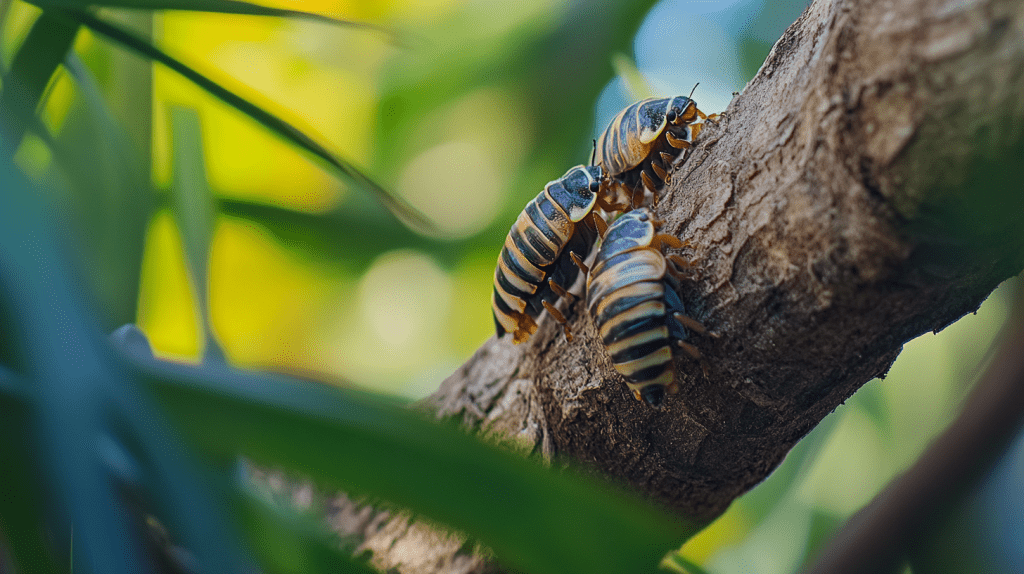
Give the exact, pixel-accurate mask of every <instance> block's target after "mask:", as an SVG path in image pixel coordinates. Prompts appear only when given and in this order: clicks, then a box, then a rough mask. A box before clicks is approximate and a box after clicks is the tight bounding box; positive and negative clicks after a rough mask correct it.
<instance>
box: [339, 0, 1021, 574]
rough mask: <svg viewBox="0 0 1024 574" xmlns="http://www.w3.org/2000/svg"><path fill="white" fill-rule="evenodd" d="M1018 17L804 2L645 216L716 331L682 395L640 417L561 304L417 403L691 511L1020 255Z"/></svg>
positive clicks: (733, 490) (714, 504)
mask: <svg viewBox="0 0 1024 574" xmlns="http://www.w3.org/2000/svg"><path fill="white" fill-rule="evenodd" d="M1022 31H1024V4H1022V3H1021V2H1016V1H1011V0H987V1H985V0H979V1H976V2H971V3H962V2H948V1H945V0H900V1H882V0H861V1H856V0H816V1H815V2H813V3H812V4H811V6H810V7H809V8H808V9H807V11H806V12H805V13H804V14H803V15H802V16H801V17H800V18H799V19H798V20H797V21H796V22H795V23H794V24H793V25H792V26H791V27H790V28H789V30H787V31H786V33H785V34H784V35H783V37H782V38H781V39H780V40H779V41H778V42H777V43H776V45H775V47H774V48H773V49H772V51H771V54H770V55H769V56H768V58H767V60H766V61H765V63H764V65H763V66H762V68H761V70H760V71H759V72H758V74H757V76H756V77H755V78H754V79H753V80H752V81H751V82H750V83H749V84H748V85H747V87H746V88H745V89H744V91H743V93H742V94H740V95H739V96H737V97H736V98H735V99H734V100H733V102H732V103H731V104H730V106H729V108H728V109H727V110H726V112H725V114H724V116H723V118H722V119H721V121H720V123H719V125H718V126H713V125H712V126H710V127H709V128H708V129H706V130H705V131H704V133H702V134H701V137H700V138H699V140H698V142H697V146H696V148H695V150H694V153H693V154H692V156H691V157H690V158H689V159H688V160H687V162H686V163H685V164H684V165H683V166H681V168H679V170H677V172H676V173H675V174H674V175H673V177H672V183H671V185H670V191H669V193H668V194H667V195H666V196H665V198H664V199H663V200H662V202H661V204H660V205H659V207H658V212H659V214H660V216H661V217H663V218H664V219H665V220H666V221H667V223H666V226H665V228H664V230H665V231H667V232H669V233H674V234H676V235H677V236H679V237H680V238H681V239H685V240H688V241H689V242H690V247H688V248H687V249H685V250H684V251H682V252H681V254H682V255H683V256H684V257H687V258H688V259H692V260H693V261H694V262H695V266H694V272H693V277H692V280H691V281H689V282H688V283H687V284H685V285H684V292H683V293H681V296H682V298H683V301H684V302H685V303H686V305H687V307H688V309H689V310H690V312H691V315H692V316H694V317H695V318H696V319H698V320H699V321H701V322H702V323H704V324H705V325H706V326H707V327H709V328H710V329H711V330H712V331H714V332H716V333H718V334H719V335H720V338H718V339H710V338H705V339H697V340H696V341H695V344H696V345H697V346H698V347H699V348H700V350H701V352H702V353H703V354H704V356H705V357H706V359H707V363H708V365H709V368H708V370H707V376H706V378H705V376H704V375H703V374H702V371H701V368H700V366H699V365H698V364H696V363H694V362H692V361H690V360H688V359H686V358H685V357H677V361H676V368H677V376H678V379H679V381H680V383H681V387H682V390H681V392H680V394H678V395H675V396H671V397H669V400H668V401H667V408H665V409H664V410H663V411H660V412H659V411H653V410H650V409H647V408H645V407H644V406H643V405H642V404H640V403H638V402H637V401H635V400H633V399H632V398H631V397H630V396H629V393H628V392H627V390H626V387H625V385H624V383H623V381H622V379H621V378H620V377H619V375H617V374H616V373H615V371H614V370H613V369H612V368H611V363H610V361H609V359H608V357H607V355H606V353H605V351H604V349H603V348H602V346H601V343H600V341H599V340H598V338H597V337H596V336H595V332H594V328H593V326H592V324H591V321H590V319H589V317H588V316H587V315H586V312H585V307H584V305H583V303H582V302H577V303H576V304H575V305H574V306H573V307H572V308H571V309H569V313H568V316H569V317H570V324H571V327H572V329H573V332H574V333H575V334H576V335H577V336H576V340H575V341H574V342H572V343H567V342H566V341H565V340H564V338H562V337H561V335H560V332H561V331H560V329H558V328H557V325H556V324H555V323H554V321H552V320H550V319H545V320H543V321H542V323H541V328H540V329H539V331H538V332H537V333H536V334H535V335H534V336H533V338H532V339H531V340H530V341H529V342H527V343H525V344H523V345H520V346H514V345H513V344H512V343H511V341H510V340H508V339H507V338H506V339H503V340H496V339H493V338H492V339H491V340H489V341H488V342H487V343H485V344H484V346H483V347H481V348H480V349H479V350H478V351H477V352H476V354H474V356H473V357H472V358H470V360H469V361H468V362H467V363H466V364H465V365H464V366H463V367H462V368H460V369H459V370H458V371H457V372H456V373H454V374H453V375H452V376H451V377H449V378H448V379H447V380H446V381H444V383H442V385H441V387H440V388H439V390H438V391H437V392H436V393H435V394H434V395H432V396H431V397H429V398H428V399H427V400H426V401H425V402H424V403H423V406H424V407H425V408H427V409H430V410H432V411H433V412H434V413H436V415H437V416H438V417H459V418H461V420H462V421H463V422H464V423H465V424H466V425H469V426H471V427H474V428H480V429H481V432H482V433H484V434H487V435H494V436H497V437H500V438H501V439H503V440H508V439H512V440H514V441H515V442H517V443H519V444H521V445H522V446H523V447H524V448H525V449H527V450H539V451H541V452H543V453H544V454H545V455H547V456H549V457H556V456H557V457H566V458H571V459H574V460H576V461H582V462H583V463H585V464H587V465H589V466H590V467H591V468H593V469H594V470H595V472H596V473H600V474H602V475H606V476H611V477H614V478H616V479H618V480H625V481H626V482H628V483H629V484H631V485H632V486H633V487H635V488H636V489H637V490H638V491H640V492H643V493H646V494H648V495H649V496H651V497H653V498H655V499H657V500H660V501H662V502H663V503H664V504H666V505H669V506H671V507H673V508H675V509H676V510H678V511H679V512H680V513H682V514H683V515H685V516H687V517H689V518H692V519H696V520H700V521H711V520H712V519H714V518H715V517H717V516H718V515H720V514H721V513H722V512H723V511H724V510H725V509H726V508H727V507H728V505H729V504H730V503H731V502H732V500H734V499H735V498H736V497H737V496H739V495H740V494H742V493H743V492H745V491H747V490H748V489H750V488H751V487H753V486H754V485H755V484H757V483H758V482H760V481H761V480H762V479H764V478H765V477H766V476H767V475H768V474H769V473H770V472H771V471H772V470H773V469H774V468H775V467H776V466H778V464H779V463H780V462H781V461H782V459H783V458H784V457H785V455H786V453H787V452H788V451H789V449H790V448H791V447H792V446H793V445H794V444H795V443H796V442H797V441H798V440H800V438H801V437H803V436H804V435H805V434H807V432H809V431H810V430H811V429H812V428H813V427H814V426H815V425H816V424H817V423H818V422H819V421H820V420H821V419H822V418H823V417H824V416H825V415H827V414H828V413H830V412H831V411H833V410H834V409H835V408H836V407H838V406H839V405H840V404H842V402H843V401H844V400H845V399H846V398H847V397H849V396H850V395H851V394H853V392H855V391H856V390H857V388H859V387H860V386H861V385H863V384H864V383H865V382H867V381H868V380H870V379H872V378H874V377H877V376H883V375H884V374H885V372H886V371H887V369H888V368H889V366H890V365H891V364H892V362H893V361H894V360H895V359H896V357H897V355H898V354H899V352H900V349H901V348H902V345H903V343H904V342H905V341H908V340H910V339H912V338H914V337H916V336H918V335H920V334H921V333H924V332H926V331H937V330H940V329H942V328H943V327H945V326H946V325H948V324H949V323H951V322H953V321H955V320H956V319H957V318H959V317H960V316H962V315H964V314H965V313H968V312H971V311H973V310H975V309H977V307H978V306H979V305H980V303H981V302H982V301H983V300H984V299H985V297H987V296H988V294H989V293H990V292H991V291H992V290H993V289H994V288H995V287H996V286H997V285H998V284H999V283H1000V282H1001V281H1003V280H1004V279H1006V278H1008V277H1011V276H1013V275H1016V274H1017V273H1019V272H1020V271H1021V269H1022V268H1024V233H1021V232H1022V231H1024V229H1022V227H1024V224H1022V218H1021V214H1022V213H1024V195H1022V194H1021V189H1020V182H1021V181H1024V161H1020V160H1021V158H1024V137H1022V129H1024V128H1022V126H1024V43H1022V42H1021V41H1020V38H1021V35H1022V33H1024V32H1022ZM495 252H497V247H496V250H495ZM345 508H350V507H348V506H345V507H343V508H341V509H339V511H338V512H342V511H344V510H345ZM400 520H406V519H405V518H400ZM387 530H389V527H388V526H385V527H384V528H383V529H378V530H377V531H376V532H378V533H379V532H383V531H387ZM363 534H364V535H365V542H364V547H366V548H370V547H372V548H374V549H375V551H376V552H377V554H376V555H375V556H376V558H375V559H376V560H377V561H378V565H380V566H382V567H387V568H390V567H398V568H399V571H401V572H403V573H406V572H442V571H444V572H456V571H458V572H478V571H483V570H482V569H483V568H485V565H486V564H487V560H486V559H480V562H478V563H476V565H475V566H473V567H467V569H458V568H454V567H452V568H449V567H446V566H435V567H411V566H410V567H405V566H402V564H404V562H403V560H402V559H401V558H400V557H398V556H396V555H395V553H393V552H390V551H389V548H395V547H400V546H401V545H400V544H395V539H392V540H391V541H390V542H389V543H388V544H375V543H374V542H373V540H374V536H377V535H376V534H373V533H367V532H365V531H364V532H363ZM452 546H453V547H454V546H457V545H454V544H453V545H452ZM405 549H406V551H409V550H408V547H405ZM424 551H425V550H424ZM435 564H441V562H440V561H435Z"/></svg>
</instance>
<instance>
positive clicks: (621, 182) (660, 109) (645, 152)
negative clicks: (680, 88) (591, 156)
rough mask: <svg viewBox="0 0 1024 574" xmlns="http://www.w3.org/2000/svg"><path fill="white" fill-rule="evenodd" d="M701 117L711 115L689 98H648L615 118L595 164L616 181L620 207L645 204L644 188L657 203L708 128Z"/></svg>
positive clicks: (614, 188) (604, 135)
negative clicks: (699, 120)
mask: <svg viewBox="0 0 1024 574" xmlns="http://www.w3.org/2000/svg"><path fill="white" fill-rule="evenodd" d="M694 87H695V88H696V86H694ZM691 95H692V94H691ZM697 118H700V119H707V116H706V115H705V114H704V112H702V111H700V110H699V109H697V103H696V102H694V101H693V100H691V99H690V98H688V97H686V96H675V97H672V98H648V99H646V100H641V101H639V102H637V103H635V104H633V105H631V106H629V107H627V108H626V109H624V110H622V111H621V112H619V115H617V116H615V119H613V120H612V121H611V123H610V124H608V127H607V128H605V130H604V133H602V134H601V137H600V138H598V140H597V146H596V147H597V153H596V157H595V161H594V162H593V163H594V164H596V165H599V166H601V167H602V168H604V171H605V173H606V174H607V175H608V177H609V178H610V179H611V183H612V186H611V187H612V189H611V190H610V193H611V194H612V197H613V201H614V205H616V206H617V207H621V208H622V209H621V210H625V207H626V206H636V205H641V204H642V203H643V196H644V194H645V191H644V190H650V192H651V194H652V195H653V200H654V202H655V203H657V201H658V192H659V191H661V189H662V188H663V187H664V186H665V183H666V181H667V180H668V178H669V173H670V172H671V171H672V169H673V168H674V167H675V166H676V165H677V164H678V163H679V162H681V161H682V160H683V159H685V158H686V151H687V150H689V149H690V145H691V144H692V143H693V139H694V138H695V137H697V134H699V133H700V130H701V128H702V127H703V124H702V123H699V122H697Z"/></svg>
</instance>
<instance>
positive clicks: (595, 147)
mask: <svg viewBox="0 0 1024 574" xmlns="http://www.w3.org/2000/svg"><path fill="white" fill-rule="evenodd" d="M593 142H594V149H593V150H592V151H591V152H590V165H594V158H595V157H597V140H593Z"/></svg>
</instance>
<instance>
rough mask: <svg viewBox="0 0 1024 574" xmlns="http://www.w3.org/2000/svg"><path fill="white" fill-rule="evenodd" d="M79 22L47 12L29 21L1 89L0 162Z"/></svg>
mask: <svg viewBox="0 0 1024 574" xmlns="http://www.w3.org/2000/svg"><path fill="white" fill-rule="evenodd" d="M77 34H78V25H77V24H75V23H73V22H67V21H66V20H64V19H61V18H58V17H56V16H53V15H50V14H46V13H44V14H42V15H41V16H39V18H38V19H36V21H35V23H33V24H32V29H31V30H29V33H28V36H26V37H25V41H24V42H22V44H21V48H19V49H18V53H17V54H15V55H14V61H13V62H12V63H11V69H10V71H8V73H7V74H5V75H4V79H3V91H2V92H0V161H6V160H8V159H10V158H12V157H14V153H15V152H16V151H17V149H18V146H19V145H20V144H21V138H22V136H23V135H25V130H26V128H27V127H28V125H29V123H30V120H31V118H33V117H34V116H35V113H36V107H37V106H38V105H39V102H40V101H41V100H42V98H43V92H44V91H45V90H46V86H47V85H48V84H49V82H50V78H52V77H53V73H54V72H56V71H57V67H58V66H60V63H61V62H62V61H63V60H64V55H65V54H67V52H68V50H70V49H71V45H72V44H73V43H74V40H75V36H76V35H77Z"/></svg>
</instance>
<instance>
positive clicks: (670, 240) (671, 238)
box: [651, 233, 689, 249]
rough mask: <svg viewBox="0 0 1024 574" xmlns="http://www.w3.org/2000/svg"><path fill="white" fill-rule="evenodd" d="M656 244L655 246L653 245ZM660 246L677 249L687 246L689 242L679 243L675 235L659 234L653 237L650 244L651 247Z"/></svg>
mask: <svg viewBox="0 0 1024 574" xmlns="http://www.w3.org/2000/svg"><path fill="white" fill-rule="evenodd" d="M655 243H657V246H656V245H655ZM662 245H668V246H669V247H671V248H672V249H679V248H681V247H685V246H687V245H689V242H683V241H680V240H679V238H678V237H676V236H675V235H669V234H668V233H659V234H657V235H655V236H654V241H652V242H651V247H660V246H662Z"/></svg>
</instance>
